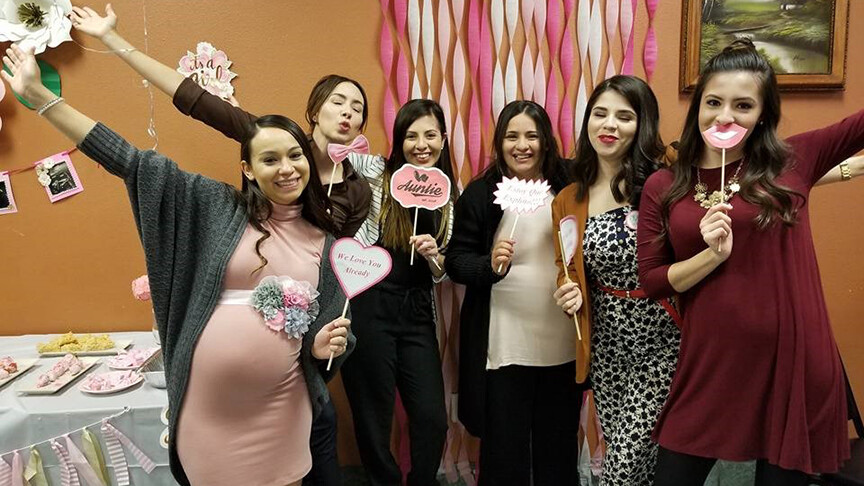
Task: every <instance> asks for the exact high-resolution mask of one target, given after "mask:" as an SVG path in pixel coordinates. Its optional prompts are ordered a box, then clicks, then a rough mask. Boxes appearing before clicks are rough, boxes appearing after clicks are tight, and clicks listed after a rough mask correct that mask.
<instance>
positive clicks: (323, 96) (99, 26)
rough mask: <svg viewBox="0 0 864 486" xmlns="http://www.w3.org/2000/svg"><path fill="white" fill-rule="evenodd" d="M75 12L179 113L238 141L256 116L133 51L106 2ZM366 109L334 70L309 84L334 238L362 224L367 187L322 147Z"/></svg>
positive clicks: (341, 137)
mask: <svg viewBox="0 0 864 486" xmlns="http://www.w3.org/2000/svg"><path fill="white" fill-rule="evenodd" d="M74 12H75V14H74V18H75V19H77V21H76V23H75V24H74V26H75V28H76V30H78V31H80V32H83V33H85V34H88V35H90V36H92V37H95V38H97V39H99V40H101V41H102V43H103V44H105V46H106V47H108V48H109V49H111V51H112V52H114V53H115V54H117V56H119V57H120V58H121V59H123V61H125V62H126V64H128V65H129V66H131V67H132V69H134V70H135V71H137V72H138V74H140V75H141V76H142V77H143V78H144V79H146V80H147V81H149V82H151V83H153V85H154V86H156V87H157V88H159V90H160V91H162V92H164V93H165V94H167V95H169V96H171V97H172V98H173V100H174V106H176V107H177V109H178V110H180V111H181V112H182V113H183V114H186V115H189V116H191V117H192V118H195V119H196V120H199V121H202V122H204V123H205V124H207V125H209V126H211V127H213V128H215V129H216V130H219V131H220V132H222V133H223V134H224V135H225V136H227V137H229V138H233V139H234V140H237V141H238V142H239V141H241V140H242V139H243V138H244V134H245V133H246V131H247V130H248V129H249V127H250V126H251V125H252V123H253V122H254V121H255V120H256V119H257V118H258V117H257V116H256V115H254V114H252V113H248V112H246V111H244V110H242V109H241V108H239V107H238V106H234V105H232V104H231V103H229V102H228V101H226V100H223V99H222V98H219V97H218V96H215V95H212V94H210V93H208V92H207V91H205V90H204V89H203V88H201V87H200V86H198V85H197V84H196V83H195V82H194V81H192V80H191V79H188V78H185V77H184V76H183V75H182V74H180V73H178V72H177V71H175V70H174V69H172V68H170V67H168V66H167V65H165V64H162V63H160V62H159V61H157V60H155V59H153V58H151V57H149V56H148V55H147V54H144V53H143V52H141V51H139V50H137V49H136V48H135V47H134V46H133V45H132V44H130V43H129V42H127V41H126V40H125V39H123V38H122V37H121V36H120V34H118V33H117V31H116V30H114V29H115V27H116V26H117V15H116V14H115V13H114V10H113V9H112V8H111V5H110V4H109V5H108V6H106V8H105V12H106V13H105V16H104V17H103V16H100V15H99V14H98V13H96V11H94V10H93V9H91V8H88V7H83V8H78V7H75V9H74ZM232 102H236V100H232ZM368 113H369V112H368V106H367V102H366V92H365V91H364V90H363V87H362V86H360V83H358V82H357V81H354V80H352V79H349V78H346V77H344V76H340V75H338V74H330V75H327V76H325V77H323V78H321V80H319V81H318V83H317V84H316V85H315V86H314V87H313V88H312V92H311V93H310V94H309V100H308V102H307V104H306V121H308V122H309V126H310V128H311V134H310V136H309V141H310V142H311V143H312V153H313V155H314V158H315V165H316V167H317V168H318V173H320V174H321V183H322V184H324V185H325V186H328V187H329V185H330V183H331V182H332V183H333V188H332V191H331V192H330V194H329V196H330V201H331V203H332V205H333V210H332V214H331V216H332V218H333V222H334V223H335V225H336V230H337V232H336V236H337V237H341V236H354V233H356V232H357V230H358V229H359V228H360V225H362V224H363V221H364V220H365V219H366V213H368V212H369V200H370V198H371V191H370V189H369V185H368V184H367V183H366V181H365V180H363V178H362V177H360V176H358V175H357V174H356V173H355V172H354V168H353V167H352V166H351V163H350V162H349V161H348V160H347V159H346V160H344V161H343V162H342V163H341V164H338V165H337V166H336V170H335V172H334V171H333V165H334V162H333V161H332V160H330V156H329V155H328V154H327V145H328V144H330V143H338V144H348V143H350V142H351V141H352V140H354V139H355V138H356V137H357V136H358V135H360V133H361V132H362V131H363V129H364V128H366V118H367V115H368Z"/></svg>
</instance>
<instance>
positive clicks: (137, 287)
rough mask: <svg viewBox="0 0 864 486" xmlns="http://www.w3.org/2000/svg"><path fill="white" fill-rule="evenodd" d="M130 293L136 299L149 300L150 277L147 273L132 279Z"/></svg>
mask: <svg viewBox="0 0 864 486" xmlns="http://www.w3.org/2000/svg"><path fill="white" fill-rule="evenodd" d="M132 295H134V296H135V298H136V299H138V300H150V278H149V277H148V276H147V275H142V276H140V277H138V278H136V279H135V280H133V281H132Z"/></svg>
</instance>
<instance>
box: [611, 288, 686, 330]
mask: <svg viewBox="0 0 864 486" xmlns="http://www.w3.org/2000/svg"><path fill="white" fill-rule="evenodd" d="M595 285H597V288H598V289H600V290H602V291H603V292H606V293H607V294H612V295H614V296H615V297H620V298H622V299H647V298H648V296H647V295H645V291H644V290H642V289H636V290H619V289H612V288H609V287H606V286H603V285H600V284H595ZM657 302H659V303H660V305H662V306H663V308H664V309H666V312H668V313H669V315H670V316H671V317H672V320H673V321H675V325H676V326H678V328H679V329H680V328H681V314H679V313H678V309H676V308H675V304H674V303H673V302H672V299H658V300H657Z"/></svg>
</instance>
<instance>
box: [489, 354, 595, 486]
mask: <svg viewBox="0 0 864 486" xmlns="http://www.w3.org/2000/svg"><path fill="white" fill-rule="evenodd" d="M575 377H576V365H575V363H574V362H570V363H566V364H563V365H558V366H542V367H541V366H514V365H511V366H504V367H501V368H499V369H497V370H490V371H487V372H486V424H485V426H484V428H483V438H482V440H481V442H480V481H479V484H480V486H499V485H500V486H528V485H530V484H533V485H534V486H572V485H577V484H579V472H578V464H579V439H578V434H579V409H580V407H581V405H582V391H583V390H582V386H580V385H577V384H576V380H575ZM532 476H533V483H532V481H531V479H532Z"/></svg>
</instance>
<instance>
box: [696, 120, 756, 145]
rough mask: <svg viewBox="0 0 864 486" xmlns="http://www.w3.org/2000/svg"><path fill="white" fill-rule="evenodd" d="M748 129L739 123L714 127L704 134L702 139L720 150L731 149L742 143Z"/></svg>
mask: <svg viewBox="0 0 864 486" xmlns="http://www.w3.org/2000/svg"><path fill="white" fill-rule="evenodd" d="M745 135H747V129H746V128H744V127H742V126H741V125H738V124H737V123H729V124H728V125H712V126H711V128H709V129H707V130H705V131H704V132H702V138H703V139H704V140H705V142H706V143H708V144H709V145H711V146H712V147H717V148H719V149H731V148H732V147H734V146H736V145H738V144H739V143H741V140H744V136H745Z"/></svg>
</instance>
